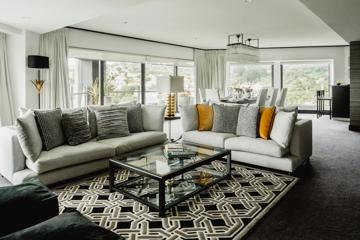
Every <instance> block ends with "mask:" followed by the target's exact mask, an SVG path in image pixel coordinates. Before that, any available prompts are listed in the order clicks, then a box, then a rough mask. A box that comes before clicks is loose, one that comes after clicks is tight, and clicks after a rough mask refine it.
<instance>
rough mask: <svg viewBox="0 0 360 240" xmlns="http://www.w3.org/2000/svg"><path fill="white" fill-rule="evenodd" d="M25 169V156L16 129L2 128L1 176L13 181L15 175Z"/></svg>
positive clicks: (0, 147)
mask: <svg viewBox="0 0 360 240" xmlns="http://www.w3.org/2000/svg"><path fill="white" fill-rule="evenodd" d="M24 168H25V156H24V154H23V151H22V149H21V146H20V143H19V140H18V137H17V133H16V129H15V127H1V128H0V174H1V175H3V176H4V177H6V178H7V179H8V180H10V181H12V176H13V173H15V172H17V171H20V170H23V169H24Z"/></svg>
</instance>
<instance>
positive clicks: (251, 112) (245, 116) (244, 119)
mask: <svg viewBox="0 0 360 240" xmlns="http://www.w3.org/2000/svg"><path fill="white" fill-rule="evenodd" d="M258 115H259V107H253V106H242V107H241V108H240V111H239V116H238V121H237V128H236V135H238V136H246V137H251V138H256V134H257V131H256V130H257V123H258Z"/></svg>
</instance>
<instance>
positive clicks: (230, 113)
mask: <svg viewBox="0 0 360 240" xmlns="http://www.w3.org/2000/svg"><path fill="white" fill-rule="evenodd" d="M212 106H213V110H214V120H213V126H212V131H213V132H221V133H233V134H235V133H236V126H237V121H238V116H239V110H240V105H233V106H231V105H218V104H213V105H212Z"/></svg>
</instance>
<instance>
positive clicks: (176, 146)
mask: <svg viewBox="0 0 360 240" xmlns="http://www.w3.org/2000/svg"><path fill="white" fill-rule="evenodd" d="M164 154H165V156H166V157H167V158H168V159H172V158H190V157H193V156H195V153H194V152H192V151H188V150H186V149H184V147H183V145H182V144H180V143H169V144H167V145H165V149H164Z"/></svg>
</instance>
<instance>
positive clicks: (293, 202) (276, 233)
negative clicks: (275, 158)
mask: <svg viewBox="0 0 360 240" xmlns="http://www.w3.org/2000/svg"><path fill="white" fill-rule="evenodd" d="M313 125H314V126H313V129H314V153H313V156H312V158H311V164H310V165H307V166H304V167H303V168H302V169H300V170H299V171H298V172H297V173H296V174H295V175H296V176H298V177H300V181H299V182H298V183H297V184H296V185H295V187H294V188H293V189H292V190H291V191H290V192H289V193H288V194H287V195H286V196H284V198H283V199H282V200H281V201H280V202H279V204H278V205H276V206H275V207H274V208H273V210H272V211H270V212H269V213H268V214H267V216H265V217H264V218H263V219H262V221H261V222H259V223H258V224H257V225H256V226H255V227H254V228H253V229H252V231H251V232H249V234H248V235H247V237H246V239H251V240H253V239H262V240H263V239H307V240H310V239H360V133H355V132H350V131H348V130H347V128H348V123H344V122H338V121H330V120H327V119H326V118H325V117H323V118H322V119H321V120H316V119H314V121H313Z"/></svg>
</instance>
